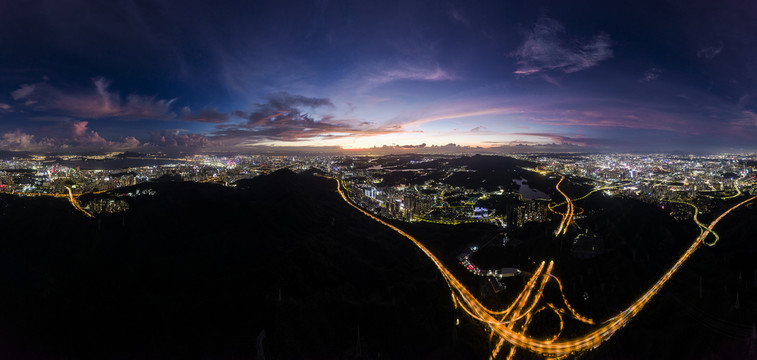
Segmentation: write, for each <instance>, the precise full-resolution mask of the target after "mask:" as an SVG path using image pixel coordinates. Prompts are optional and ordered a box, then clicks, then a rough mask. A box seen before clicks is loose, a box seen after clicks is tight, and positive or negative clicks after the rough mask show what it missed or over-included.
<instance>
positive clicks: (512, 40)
mask: <svg viewBox="0 0 757 360" xmlns="http://www.w3.org/2000/svg"><path fill="white" fill-rule="evenodd" d="M0 48H1V49H2V52H0V134H2V135H0V149H4V150H5V149H9V150H39V151H42V150H61V149H63V150H68V151H79V150H81V151H84V150H95V149H97V150H127V149H129V150H153V149H180V150H181V149H186V150H208V151H210V150H229V151H246V150H248V149H255V148H258V147H260V146H286V147H301V146H315V147H324V146H325V147H342V148H367V147H373V146H379V147H380V146H382V145H414V146H418V145H421V144H425V146H426V147H431V146H433V145H436V146H443V145H445V144H449V143H456V144H458V145H462V146H471V147H476V146H482V147H494V148H497V147H502V148H503V149H508V148H509V147H510V146H513V145H517V144H525V145H531V146H533V147H531V148H528V149H535V150H538V149H542V148H552V149H566V150H600V151H669V150H682V151H697V152H701V151H755V150H757V5H754V4H753V3H751V2H749V1H730V0H729V1H719V2H714V1H675V2H661V1H613V2H610V1H582V2H567V1H502V0H500V1H476V2H454V1H452V2H439V1H427V2H422V1H396V2H392V1H380V2H378V1H370V2H369V1H340V2H337V1H312V2H297V1H270V2H265V1H213V2H208V1H58V0H50V1H2V2H0ZM547 144H557V145H549V146H547ZM519 148H520V149H523V148H524V147H522V146H521V147H519Z"/></svg>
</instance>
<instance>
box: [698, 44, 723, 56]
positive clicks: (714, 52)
mask: <svg viewBox="0 0 757 360" xmlns="http://www.w3.org/2000/svg"><path fill="white" fill-rule="evenodd" d="M721 51H723V43H719V44H717V45H712V46H705V47H703V48H700V49H699V50H697V57H699V58H705V59H707V60H711V59H713V58H714V57H716V56H718V55H720V52H721Z"/></svg>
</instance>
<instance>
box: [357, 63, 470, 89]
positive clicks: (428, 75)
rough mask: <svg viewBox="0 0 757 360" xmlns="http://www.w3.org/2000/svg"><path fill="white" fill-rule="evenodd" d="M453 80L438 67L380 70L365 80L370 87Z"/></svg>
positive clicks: (453, 78)
mask: <svg viewBox="0 0 757 360" xmlns="http://www.w3.org/2000/svg"><path fill="white" fill-rule="evenodd" d="M455 79H456V77H455V76H454V75H452V74H450V73H449V72H447V71H445V70H443V69H442V68H440V67H439V66H438V65H437V66H436V67H431V68H422V67H398V68H392V69H381V70H377V71H376V72H375V73H374V74H371V75H368V76H367V78H366V80H367V81H368V83H369V84H371V85H381V84H386V83H390V82H393V81H400V80H418V81H445V80H455Z"/></svg>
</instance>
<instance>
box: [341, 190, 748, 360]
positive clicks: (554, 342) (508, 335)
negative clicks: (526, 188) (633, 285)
mask: <svg viewBox="0 0 757 360" xmlns="http://www.w3.org/2000/svg"><path fill="white" fill-rule="evenodd" d="M336 180H337V191H338V192H339V194H340V195H341V197H342V199H344V201H345V202H347V203H348V204H349V205H351V206H352V207H354V208H355V209H357V210H358V211H360V212H361V213H363V214H364V215H366V216H368V217H369V218H371V219H373V220H375V221H377V222H379V223H381V224H383V225H385V226H387V227H389V228H391V229H392V230H394V231H395V232H397V233H398V234H400V235H402V236H403V237H405V238H407V239H408V240H410V241H412V242H413V243H414V244H415V245H416V246H417V247H418V248H419V249H420V250H421V251H422V252H423V253H424V254H425V255H426V256H427V257H428V258H429V259H430V260H431V261H432V262H433V263H434V265H435V266H436V267H437V269H438V270H439V272H440V273H441V274H442V276H443V277H444V279H445V280H446V282H447V284H448V286H449V288H450V290H451V291H452V298H453V301H454V304H455V307H456V308H460V309H462V311H464V312H465V313H467V314H468V315H469V316H470V317H471V318H473V319H475V320H477V321H479V322H481V323H482V324H484V325H485V326H487V327H488V328H489V329H490V331H491V334H490V335H491V337H492V339H496V340H497V345H496V346H495V348H494V351H493V352H492V357H496V356H497V355H498V354H499V352H500V350H501V348H502V347H503V346H504V345H505V343H507V344H509V345H510V346H511V349H510V353H509V354H508V357H509V358H511V357H512V356H514V354H515V349H517V348H521V349H526V350H528V351H531V352H533V353H537V354H541V355H544V356H548V357H565V356H568V355H570V354H573V353H577V352H581V351H586V350H590V349H593V348H596V347H598V346H599V345H600V344H602V343H603V342H604V341H606V340H607V339H609V338H610V337H611V336H612V335H613V334H614V333H615V332H616V331H618V330H619V329H621V328H622V327H624V326H625V325H626V324H627V323H628V322H629V321H630V320H631V319H632V318H633V317H634V316H636V314H638V313H639V312H640V311H641V310H642V309H643V308H644V306H645V305H646V304H647V303H649V301H650V300H651V299H652V297H654V296H655V295H656V294H657V293H658V292H659V291H660V289H662V287H663V286H664V285H665V284H666V283H667V282H668V280H670V278H671V277H672V276H673V274H675V273H676V271H678V269H679V268H680V267H681V265H683V263H684V262H685V261H686V260H688V259H689V257H690V256H691V254H693V253H694V251H695V250H696V249H697V248H699V246H700V245H701V244H702V243H703V241H704V239H705V238H706V237H707V236H708V235H709V234H710V233H712V229H713V227H714V226H715V225H716V224H717V223H718V222H719V221H720V220H721V219H722V218H723V217H725V216H726V215H728V214H729V213H730V212H731V211H733V210H734V209H736V208H738V207H740V206H742V205H744V204H747V203H749V202H751V201H753V200H754V199H755V198H757V196H753V197H750V198H749V199H746V200H744V201H742V202H740V203H738V204H736V205H734V206H733V207H731V208H729V209H728V210H726V211H725V212H724V213H722V214H721V215H720V216H718V217H717V218H715V220H713V221H712V222H711V223H710V224H709V225H708V226H706V227H703V228H702V232H701V233H700V235H699V236H698V237H697V238H696V239H695V241H694V242H693V243H692V244H691V246H689V248H688V249H687V250H686V251H685V252H684V253H683V255H682V256H681V257H680V258H679V259H678V260H677V261H676V262H675V263H674V264H673V266H672V267H671V268H670V269H668V271H667V272H666V273H664V274H663V275H662V277H660V279H659V280H657V281H656V282H655V283H654V284H653V285H652V286H651V287H650V288H649V290H647V291H646V292H645V293H644V294H643V295H642V296H641V297H639V298H638V299H636V300H635V301H634V302H633V303H632V304H631V305H630V306H629V307H628V308H626V309H625V310H623V311H621V312H620V313H619V314H617V315H615V316H613V317H611V318H609V319H607V320H605V321H604V322H602V323H601V325H600V326H599V327H598V328H596V329H595V330H593V331H591V332H589V333H587V334H585V335H583V336H579V337H576V338H573V339H562V340H558V339H559V335H560V334H559V333H558V334H557V335H555V336H553V337H552V338H550V339H546V340H545V339H536V338H534V337H530V336H529V335H527V334H525V332H526V330H527V328H528V324H529V323H530V321H531V319H532V318H533V315H534V314H536V313H538V312H539V311H542V309H543V308H540V309H539V310H537V311H536V312H534V311H533V309H534V308H535V307H536V305H537V303H538V302H539V300H540V299H541V297H542V291H543V289H544V286H545V285H546V284H547V282H548V281H549V280H550V279H555V280H556V281H557V283H558V285H559V288H560V293H561V294H562V284H561V283H560V282H559V280H557V278H556V277H555V276H554V275H552V274H551V272H552V268H553V265H554V264H553V262H550V263H549V265H548V266H547V268H546V270H545V269H544V266H545V262H542V263H541V264H540V265H539V267H538V268H537V270H536V271H535V272H534V274H533V275H532V276H531V278H530V279H529V281H528V283H527V284H526V286H525V288H524V289H523V291H522V292H521V293H520V294H519V295H518V297H517V298H516V299H515V301H513V303H512V304H510V306H509V307H507V308H506V309H504V310H492V309H489V308H487V307H486V306H484V305H482V304H481V303H480V302H479V301H478V299H476V297H475V296H473V295H472V294H471V293H470V292H469V291H468V289H467V288H466V287H465V286H464V285H463V284H462V283H460V281H459V280H457V279H456V278H455V277H454V276H453V275H452V273H451V272H450V271H449V270H448V269H447V268H446V267H445V266H444V265H443V264H442V263H441V261H440V260H439V259H438V258H437V257H436V256H434V255H433V254H432V253H431V251H429V250H428V249H427V248H426V247H425V246H423V244H421V243H420V242H419V241H418V240H416V239H415V238H414V237H412V236H411V235H409V234H407V233H406V232H404V231H402V230H400V229H399V228H397V227H396V226H394V225H391V224H389V223H387V222H385V221H383V220H381V219H379V218H378V217H376V216H374V215H373V214H371V213H369V212H367V211H365V210H363V209H362V208H360V207H359V206H357V205H355V204H353V203H352V202H351V201H350V200H349V198H348V197H347V196H346V195H345V193H344V192H343V191H342V184H341V181H339V180H338V179H336ZM566 199H568V198H567V196H566ZM568 221H569V220H567V219H564V221H563V223H568ZM539 280H541V281H540V282H539ZM537 283H538V291H536V292H535V294H534V290H535V289H537ZM532 297H533V299H531V302H529V299H530V298H532ZM562 297H563V300H564V302H565V305H566V308H567V309H568V310H567V311H568V312H569V313H570V314H571V315H572V316H573V317H574V318H575V319H577V320H579V321H582V322H585V323H587V324H595V323H594V321H592V320H591V319H588V318H586V317H584V316H581V315H580V314H578V313H577V312H576V311H575V310H574V309H573V308H572V307H570V305H569V304H568V302H567V299H565V296H564V294H563V295H562ZM527 305H528V306H527ZM547 307H548V308H550V309H552V311H554V312H555V313H557V314H558V317H559V319H560V332H561V331H562V328H563V324H562V320H563V319H562V316H561V315H559V314H560V313H562V312H563V311H565V310H561V309H557V308H556V307H555V306H554V305H552V304H547Z"/></svg>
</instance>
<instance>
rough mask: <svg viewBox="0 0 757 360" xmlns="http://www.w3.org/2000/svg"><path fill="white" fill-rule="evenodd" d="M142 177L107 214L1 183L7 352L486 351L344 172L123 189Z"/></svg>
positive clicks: (348, 354) (0, 351)
mask: <svg viewBox="0 0 757 360" xmlns="http://www.w3.org/2000/svg"><path fill="white" fill-rule="evenodd" d="M140 187H141V188H145V189H146V188H150V189H152V190H153V191H155V192H156V193H155V195H152V196H139V197H133V198H130V197H122V198H123V199H126V200H127V201H128V202H129V204H130V210H129V211H128V212H125V213H119V214H110V215H102V216H100V217H99V218H98V219H91V218H86V217H84V216H82V214H81V213H78V212H76V211H75V210H74V209H73V208H72V207H71V206H70V205H69V204H68V203H67V202H66V201H65V200H63V199H49V198H44V199H43V198H18V197H13V196H2V197H0V205H2V217H1V218H0V219H2V224H4V225H3V226H4V229H3V236H2V238H0V293H2V294H3V296H1V297H0V335H2V342H0V355H2V356H3V358H14V359H32V358H33V359H51V358H55V359H57V358H161V359H162V358H213V359H215V358H234V359H245V358H257V354H258V348H257V347H256V342H257V341H258V339H262V344H263V350H264V354H265V358H269V359H302V358H311V359H340V358H365V359H368V358H370V359H376V358H434V359H436V358H461V359H465V358H470V357H483V356H484V355H483V353H482V351H485V345H481V343H482V342H483V340H482V339H481V338H480V337H479V333H478V331H479V330H478V328H477V327H475V326H473V325H468V327H467V330H466V327H465V326H463V327H462V328H463V330H461V331H460V332H459V333H458V334H454V331H455V329H454V328H455V326H454V322H455V313H454V312H453V309H452V304H451V302H450V301H449V294H448V290H447V287H446V285H445V284H444V282H443V280H442V279H441V278H440V276H439V275H438V274H437V272H436V271H435V269H434V268H433V265H431V263H430V262H429V261H427V260H426V259H425V257H424V256H423V255H422V254H421V253H420V252H419V251H417V250H415V249H414V247H413V246H412V245H411V244H410V243H409V242H408V241H407V240H405V239H403V238H400V237H398V236H397V235H395V234H394V233H393V232H392V231H391V230H388V229H386V228H385V227H383V226H381V225H380V224H378V223H376V222H374V221H372V220H370V219H368V218H366V217H365V216H363V215H360V214H359V213H357V212H356V211H355V210H354V209H352V208H351V207H349V206H348V205H346V204H345V203H344V202H343V201H342V200H341V198H339V197H338V194H337V193H336V192H335V189H336V183H335V182H334V181H333V180H330V179H325V178H319V177H314V176H305V175H297V174H294V173H292V172H291V171H288V170H282V171H277V172H275V173H273V174H271V175H268V176H262V177H258V178H255V179H252V180H250V181H242V182H240V183H239V184H238V188H237V189H234V188H226V187H222V186H220V185H214V184H198V183H192V182H183V183H151V184H140V185H139V186H138V187H131V188H124V189H121V190H120V191H122V192H124V193H125V192H128V191H131V190H134V189H135V188H140ZM11 224H12V225H11ZM358 327H359V329H360V345H359V347H358ZM471 344H475V345H471ZM472 348H475V349H476V350H472Z"/></svg>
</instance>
